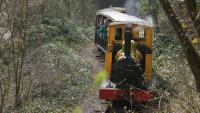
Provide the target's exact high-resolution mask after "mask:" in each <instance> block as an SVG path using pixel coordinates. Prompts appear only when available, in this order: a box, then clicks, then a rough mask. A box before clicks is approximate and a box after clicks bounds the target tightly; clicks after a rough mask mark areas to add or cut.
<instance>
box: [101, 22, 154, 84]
mask: <svg viewBox="0 0 200 113" xmlns="http://www.w3.org/2000/svg"><path fill="white" fill-rule="evenodd" d="M125 26H126V25H125V24H123V23H118V24H117V23H113V24H110V25H109V27H108V28H109V29H108V46H107V49H106V53H105V70H106V72H107V73H108V74H109V75H110V73H111V69H112V48H113V45H114V44H122V43H123V40H124V34H125ZM138 27H140V26H136V25H132V28H133V30H132V33H133V36H134V38H137V37H139V30H138V29H137V28H138ZM142 27H144V32H145V33H144V34H145V36H144V39H142V40H141V41H140V44H145V45H146V46H147V47H148V48H152V39H153V29H152V28H151V27H147V26H146V27H145V26H142ZM116 28H122V41H119V40H115V30H116ZM138 53H140V52H139V51H138V50H137V51H136V53H132V54H134V56H132V57H137V58H136V59H141V58H142V55H141V53H140V54H138ZM122 54H123V52H122V51H121V52H120V51H119V52H118V53H117V55H116V56H118V57H115V58H116V59H119V58H120V56H121V55H122ZM136 54H137V55H136ZM152 68H153V67H152V54H146V55H145V78H146V80H147V81H148V80H151V79H152Z"/></svg>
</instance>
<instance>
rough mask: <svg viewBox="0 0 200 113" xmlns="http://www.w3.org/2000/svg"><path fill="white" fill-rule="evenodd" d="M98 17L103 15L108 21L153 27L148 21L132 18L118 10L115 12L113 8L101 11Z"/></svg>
mask: <svg viewBox="0 0 200 113" xmlns="http://www.w3.org/2000/svg"><path fill="white" fill-rule="evenodd" d="M96 15H103V16H106V17H107V18H108V19H111V20H112V21H113V22H121V23H124V24H127V23H130V24H136V25H139V26H152V25H150V24H148V22H147V21H145V20H143V19H140V18H138V17H135V16H131V15H128V14H125V13H121V12H119V11H118V10H115V9H113V8H107V9H103V10H99V11H98V12H97V13H96Z"/></svg>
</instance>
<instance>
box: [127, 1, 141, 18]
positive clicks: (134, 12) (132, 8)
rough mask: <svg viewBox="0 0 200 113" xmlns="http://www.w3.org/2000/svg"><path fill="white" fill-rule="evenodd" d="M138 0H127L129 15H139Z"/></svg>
mask: <svg viewBox="0 0 200 113" xmlns="http://www.w3.org/2000/svg"><path fill="white" fill-rule="evenodd" d="M137 2H138V0H126V2H125V4H124V7H125V8H126V9H127V14H129V15H134V16H136V15H137V9H136V4H137Z"/></svg>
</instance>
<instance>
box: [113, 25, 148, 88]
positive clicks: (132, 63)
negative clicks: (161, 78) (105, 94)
mask: <svg viewBox="0 0 200 113" xmlns="http://www.w3.org/2000/svg"><path fill="white" fill-rule="evenodd" d="M132 37H133V36H132V33H131V29H130V28H126V30H125V41H124V45H123V46H124V47H123V48H122V49H124V50H122V51H123V52H121V53H120V54H121V55H120V56H121V57H120V58H118V59H117V60H116V62H115V63H114V64H113V69H112V73H111V82H113V83H115V84H116V87H117V88H119V89H129V88H130V87H137V88H140V89H145V87H144V81H145V79H144V66H143V65H144V64H143V62H144V61H143V59H142V58H141V57H140V58H138V57H134V56H136V55H137V53H138V52H139V53H141V52H140V50H139V49H136V48H135V49H133V50H132V49H131V46H133V44H135V43H132V39H133V38H132ZM134 46H135V45H134ZM136 50H137V51H138V52H133V51H136ZM132 53H133V54H132Z"/></svg>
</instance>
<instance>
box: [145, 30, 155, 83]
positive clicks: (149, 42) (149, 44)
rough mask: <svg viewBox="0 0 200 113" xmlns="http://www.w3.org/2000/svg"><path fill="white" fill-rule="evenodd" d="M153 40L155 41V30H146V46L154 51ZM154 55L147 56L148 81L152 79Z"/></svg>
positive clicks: (146, 72) (146, 74) (146, 73)
mask: <svg viewBox="0 0 200 113" xmlns="http://www.w3.org/2000/svg"><path fill="white" fill-rule="evenodd" d="M152 39H153V29H152V28H150V27H148V28H145V40H146V46H147V47H148V48H150V49H152ZM152 58H153V57H152V54H146V55H145V78H146V80H147V81H149V80H151V79H152V71H153V67H152Z"/></svg>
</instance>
